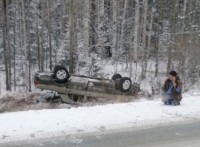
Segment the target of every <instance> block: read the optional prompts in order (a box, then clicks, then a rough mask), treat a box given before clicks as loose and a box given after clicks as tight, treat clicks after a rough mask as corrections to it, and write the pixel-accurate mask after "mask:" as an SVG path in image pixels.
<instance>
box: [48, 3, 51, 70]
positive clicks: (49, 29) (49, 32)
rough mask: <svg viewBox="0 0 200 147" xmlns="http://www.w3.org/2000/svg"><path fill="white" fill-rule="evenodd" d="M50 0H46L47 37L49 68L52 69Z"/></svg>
mask: <svg viewBox="0 0 200 147" xmlns="http://www.w3.org/2000/svg"><path fill="white" fill-rule="evenodd" d="M51 32H52V28H51V0H48V39H49V69H50V70H52V44H51V34H52V33H51Z"/></svg>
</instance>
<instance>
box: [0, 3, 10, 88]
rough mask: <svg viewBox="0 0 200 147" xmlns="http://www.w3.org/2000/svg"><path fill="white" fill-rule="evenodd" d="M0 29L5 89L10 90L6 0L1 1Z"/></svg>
mask: <svg viewBox="0 0 200 147" xmlns="http://www.w3.org/2000/svg"><path fill="white" fill-rule="evenodd" d="M1 6H2V27H3V28H2V30H3V49H4V65H5V76H6V90H9V91H10V90H11V87H10V85H9V69H8V68H9V66H8V62H9V61H8V45H7V34H8V33H7V31H8V30H7V18H6V14H7V3H6V0H3V1H2V5H1Z"/></svg>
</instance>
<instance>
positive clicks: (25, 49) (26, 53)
mask: <svg viewBox="0 0 200 147" xmlns="http://www.w3.org/2000/svg"><path fill="white" fill-rule="evenodd" d="M24 5H25V4H24V0H22V10H23V12H22V17H23V31H24V32H23V33H24V47H23V48H24V49H23V50H24V53H25V59H24V62H25V69H26V70H25V87H26V90H28V89H29V68H28V64H29V63H28V60H29V59H28V50H27V48H28V46H27V27H26V14H25V13H26V10H25V6H24Z"/></svg>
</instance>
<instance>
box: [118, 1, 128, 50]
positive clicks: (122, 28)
mask: <svg viewBox="0 0 200 147" xmlns="http://www.w3.org/2000/svg"><path fill="white" fill-rule="evenodd" d="M127 7H128V0H125V2H124V9H123V16H122V22H121V33H120V50H119V52H122V50H123V45H124V43H123V42H124V29H125V22H126V11H127Z"/></svg>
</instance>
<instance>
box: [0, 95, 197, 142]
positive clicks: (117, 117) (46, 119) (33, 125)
mask: <svg viewBox="0 0 200 147" xmlns="http://www.w3.org/2000/svg"><path fill="white" fill-rule="evenodd" d="M199 106H200V92H191V93H188V94H185V95H184V99H183V101H182V103H181V105H180V106H164V105H163V104H162V103H161V101H160V100H159V99H156V100H152V101H148V100H140V101H138V102H132V103H125V104H108V105H104V106H94V107H79V108H71V109H58V110H55V109H54V110H37V111H36V110H34V111H33V110H32V111H26V112H15V113H3V114H0V143H3V142H10V141H20V140H24V139H37V138H47V137H55V136H62V135H68V134H78V133H90V132H103V131H105V130H114V129H122V128H127V127H131V128H135V129H137V128H141V127H142V128H145V127H151V126H156V125H161V124H165V123H175V122H180V121H181V122H185V121H192V120H199V119H200V109H199Z"/></svg>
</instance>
